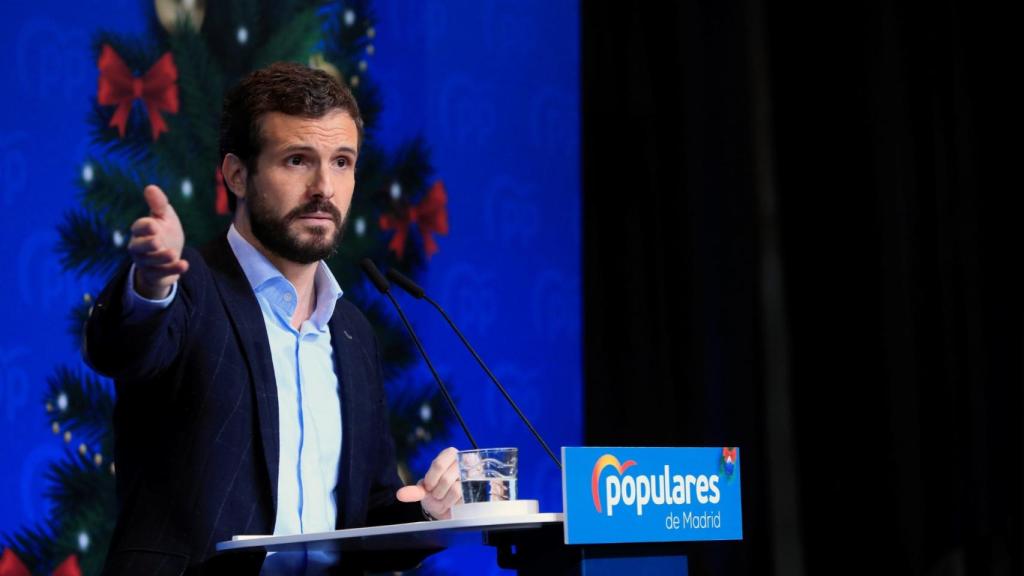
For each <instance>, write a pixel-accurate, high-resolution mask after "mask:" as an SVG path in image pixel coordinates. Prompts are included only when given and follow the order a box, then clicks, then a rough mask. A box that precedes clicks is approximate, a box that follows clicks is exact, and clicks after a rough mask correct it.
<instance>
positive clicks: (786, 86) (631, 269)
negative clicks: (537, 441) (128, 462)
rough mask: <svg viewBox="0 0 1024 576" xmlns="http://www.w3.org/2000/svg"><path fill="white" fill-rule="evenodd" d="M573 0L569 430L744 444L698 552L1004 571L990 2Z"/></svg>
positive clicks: (1007, 398) (1003, 125)
mask: <svg viewBox="0 0 1024 576" xmlns="http://www.w3.org/2000/svg"><path fill="white" fill-rule="evenodd" d="M581 8H582V42H583V47H582V60H583V64H582V66H583V87H582V91H583V187H584V189H583V205H584V312H585V315H584V332H585V337H584V356H585V398H586V405H585V416H586V441H587V443H588V444H591V445H650V446H657V445H678V446H697V445H707V446H722V445H738V446H740V447H741V454H742V460H741V462H742V466H743V484H744V487H743V499H744V501H743V512H744V541H743V542H742V543H715V544H707V545H702V546H694V547H693V548H692V550H693V552H692V555H691V564H692V566H691V569H692V571H693V573H695V574H704V573H709V574H710V573H715V574H719V573H735V574H772V573H775V574H826V573H827V574H833V573H867V572H870V573H875V572H883V573H888V572H893V573H901V574H1021V573H1024V572H1022V552H1021V551H1022V549H1024V540H1022V535H1021V525H1020V524H1021V517H1022V511H1024V500H1022V492H1024V478H1022V461H1024V443H1022V439H1024V427H1022V424H1021V420H1022V418H1021V415H1022V408H1024V397H1022V393H1021V390H1022V384H1024V369H1022V368H1024V366H1022V354H1021V352H1022V349H1024V338H1022V327H1024V322H1022V321H1024V312H1022V307H1021V305H1020V299H1021V296H1022V295H1024V290H1022V288H1024V285H1022V283H1021V282H1020V281H1019V280H1017V278H1016V277H1017V276H1018V274H1016V273H1015V270H1014V269H1015V268H1016V267H1017V266H1018V265H1019V261H1020V260H1021V257H1020V255H1019V252H1020V250H1019V248H1020V246H1021V236H1020V235H1019V233H1018V232H1017V229H1018V228H1020V226H1019V225H1018V224H1017V219H1018V218H1019V217H1020V214H1021V210H1020V208H1021V206H1022V202H1021V201H1020V199H1019V196H1020V194H1021V192H1022V190H1021V188H1022V187H1021V185H1020V183H1019V181H1020V179H1019V178H1017V177H1015V176H1014V175H1013V171H1012V167H1013V160H1014V158H1013V155H1014V152H1015V151H1016V150H1018V149H1019V148H1020V146H1019V144H1016V142H1015V141H1014V137H1015V132H1016V130H1015V129H1011V128H1010V127H1009V126H1010V122H1009V120H1008V118H1009V117H1010V116H1011V114H1010V113H1011V111H1013V110H1014V109H1015V108H1016V106H1019V104H1020V102H1021V100H1019V99H1015V98H1011V97H1009V96H1008V95H1007V86H1008V85H1009V82H1005V83H1004V81H1003V79H1004V78H1005V79H1007V80H1008V81H1010V80H1012V79H1013V77H1014V76H1015V75H1019V69H1020V65H1019V64H1016V63H1015V59H1016V58H1017V56H1016V55H1017V54H1018V53H1019V50H1016V51H1015V50H1011V49H1010V46H1009V44H1010V41H1009V39H1010V38H1012V37H1013V35H1012V34H1009V32H1012V31H1011V30H1008V27H1009V25H1008V23H1010V22H1012V21H1013V20H1012V19H1010V18H1009V15H1007V14H1000V13H998V12H993V11H992V9H991V7H986V6H979V5H976V4H972V3H969V2H956V1H952V2H951V1H945V2H933V3H927V4H921V5H913V4H907V3H894V2H887V1H884V0H878V1H869V2H864V3H855V4H852V5H851V4H844V5H838V4H835V3H827V2H826V3H806V4H797V5H793V4H786V5H782V4H777V3H763V4H762V2H760V1H758V0H748V1H745V2H730V1H724V2H723V1H715V0H704V1H697V0H693V1H689V2H679V3H675V4H661V3H658V5H656V6H655V5H653V4H652V3H641V4H640V5H638V6H634V7H626V6H623V5H608V4H607V3H596V2H593V3H590V2H584V3H582V7H581ZM1014 70H1016V71H1014Z"/></svg>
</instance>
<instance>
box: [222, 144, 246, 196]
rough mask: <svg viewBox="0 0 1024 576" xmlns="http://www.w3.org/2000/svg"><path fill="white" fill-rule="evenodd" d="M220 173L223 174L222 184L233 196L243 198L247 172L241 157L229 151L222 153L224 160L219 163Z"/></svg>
mask: <svg viewBox="0 0 1024 576" xmlns="http://www.w3.org/2000/svg"><path fill="white" fill-rule="evenodd" d="M220 171H221V174H223V175H224V185H225V186H227V187H228V190H230V191H231V193H232V194H234V195H235V198H237V199H239V200H242V199H244V198H245V189H246V186H245V183H246V179H247V178H248V177H249V172H248V170H247V169H246V167H245V162H242V159H241V158H239V157H238V156H235V155H234V154H231V153H230V152H229V153H227V154H225V155H224V161H223V162H222V163H221V165H220Z"/></svg>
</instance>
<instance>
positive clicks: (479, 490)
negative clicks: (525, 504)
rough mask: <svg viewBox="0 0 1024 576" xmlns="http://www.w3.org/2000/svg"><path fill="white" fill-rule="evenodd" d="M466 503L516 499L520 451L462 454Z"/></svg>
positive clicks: (484, 449) (460, 476)
mask: <svg viewBox="0 0 1024 576" xmlns="http://www.w3.org/2000/svg"><path fill="white" fill-rule="evenodd" d="M458 460H459V478H460V480H461V483H462V501H463V502H465V503H466V504H471V503H474V502H495V501H503V500H515V499H516V477H517V475H518V472H519V450H518V449H517V448H481V449H480V450H463V451H461V452H459V454H458Z"/></svg>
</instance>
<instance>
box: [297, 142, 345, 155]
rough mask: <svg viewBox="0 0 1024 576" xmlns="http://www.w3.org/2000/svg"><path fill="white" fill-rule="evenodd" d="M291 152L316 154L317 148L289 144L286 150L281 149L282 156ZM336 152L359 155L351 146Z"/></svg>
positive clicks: (343, 147)
mask: <svg viewBox="0 0 1024 576" xmlns="http://www.w3.org/2000/svg"><path fill="white" fill-rule="evenodd" d="M291 152H316V148H314V147H313V146H310V145H309V144H289V145H287V146H285V147H284V148H281V153H282V154H285V153H291ZM334 152H335V153H338V152H346V153H348V154H351V155H353V156H355V155H356V154H357V152H356V149H355V148H352V147H351V146H338V147H337V148H335V149H334Z"/></svg>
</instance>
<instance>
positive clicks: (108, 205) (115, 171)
mask: <svg viewBox="0 0 1024 576" xmlns="http://www.w3.org/2000/svg"><path fill="white" fill-rule="evenodd" d="M87 166H88V167H89V170H90V171H91V178H90V179H89V180H86V179H85V177H84V176H81V177H79V180H78V187H79V189H80V190H81V193H80V198H81V200H82V207H83V208H85V209H86V210H88V211H90V212H93V213H98V214H103V215H104V221H105V222H106V223H107V225H108V226H111V227H112V228H113V229H115V230H116V229H120V230H128V229H129V228H130V227H131V223H132V222H134V221H135V219H136V218H138V217H139V216H141V215H142V214H143V213H144V209H145V203H144V202H143V201H142V187H143V185H144V184H143V182H144V179H143V177H142V176H141V175H140V173H139V172H138V171H137V170H134V169H125V168H123V167H122V166H120V165H119V164H116V163H113V162H110V161H107V160H95V159H90V160H88V161H87Z"/></svg>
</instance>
